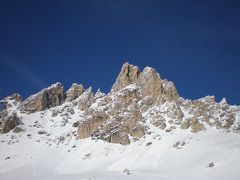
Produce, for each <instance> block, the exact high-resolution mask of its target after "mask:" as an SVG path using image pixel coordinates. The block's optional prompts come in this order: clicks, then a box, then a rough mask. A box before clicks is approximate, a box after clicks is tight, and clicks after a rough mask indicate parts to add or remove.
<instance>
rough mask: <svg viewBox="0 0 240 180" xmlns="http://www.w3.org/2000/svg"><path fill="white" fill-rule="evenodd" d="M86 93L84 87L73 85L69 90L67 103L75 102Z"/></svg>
mask: <svg viewBox="0 0 240 180" xmlns="http://www.w3.org/2000/svg"><path fill="white" fill-rule="evenodd" d="M83 92H84V88H83V85H82V84H80V85H78V84H77V83H73V84H72V86H71V87H70V89H69V90H67V99H66V100H67V101H73V100H74V99H76V98H78V97H79V96H80V95H81V94H82V93H83Z"/></svg>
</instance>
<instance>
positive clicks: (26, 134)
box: [0, 86, 240, 180]
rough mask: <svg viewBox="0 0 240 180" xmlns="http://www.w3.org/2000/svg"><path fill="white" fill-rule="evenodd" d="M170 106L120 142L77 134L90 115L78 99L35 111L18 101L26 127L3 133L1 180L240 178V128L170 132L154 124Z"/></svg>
mask: <svg viewBox="0 0 240 180" xmlns="http://www.w3.org/2000/svg"><path fill="white" fill-rule="evenodd" d="M128 88H130V89H131V88H134V87H132V86H130V87H128ZM93 106H95V105H93ZM167 107H169V105H166V107H164V106H163V107H161V108H160V109H159V108H158V107H152V108H151V109H149V111H147V112H146V113H144V114H143V116H144V117H145V118H146V119H147V122H146V123H149V124H148V127H150V129H151V134H146V135H145V136H144V137H143V138H141V139H140V140H138V141H135V142H134V141H133V139H131V144H129V145H120V144H111V143H107V142H104V141H102V140H91V139H90V138H88V139H82V140H76V136H75V135H76V131H77V128H74V127H73V126H72V125H73V123H74V122H76V121H82V120H84V116H83V112H82V111H80V110H79V109H78V107H77V106H74V105H73V104H72V103H67V102H66V103H64V104H63V105H61V106H58V107H54V108H52V109H49V110H46V111H42V112H36V113H32V114H22V113H21V112H20V111H19V110H16V108H15V107H14V106H13V107H12V109H11V110H15V111H17V113H18V115H19V117H20V118H21V121H22V122H23V124H24V126H21V127H23V128H24V129H25V131H23V132H19V133H14V132H12V131H11V132H9V133H7V134H2V135H0V180H15V179H18V180H28V179H34V180H84V179H85V180H98V179H99V180H107V179H109V180H112V179H127V180H128V179H129V180H139V179H140V180H141V179H146V180H149V179H151V180H193V179H194V180H203V179H204V180H213V179H217V180H226V179H227V180H239V177H240V171H239V170H240V135H239V133H234V132H231V131H224V130H221V129H216V128H214V127H208V128H207V129H206V130H204V131H201V132H198V133H192V132H191V131H190V130H189V129H187V130H186V129H185V130H182V129H180V128H176V129H175V130H174V131H171V132H165V131H164V130H161V129H159V128H156V127H154V126H153V125H152V124H150V120H151V115H150V114H151V113H153V112H157V111H162V112H164V111H166V112H167V111H168V108H167ZM96 108H97V107H96ZM235 108H239V107H235ZM53 112H60V113H58V114H56V115H54V116H52V114H53ZM66 114H68V115H66ZM184 114H185V116H186V117H187V116H188V114H187V112H184ZM165 118H166V119H167V118H168V117H165ZM169 126H170V125H169V124H167V127H169ZM211 163H213V165H214V166H213V167H208V166H209V165H210V164H211Z"/></svg>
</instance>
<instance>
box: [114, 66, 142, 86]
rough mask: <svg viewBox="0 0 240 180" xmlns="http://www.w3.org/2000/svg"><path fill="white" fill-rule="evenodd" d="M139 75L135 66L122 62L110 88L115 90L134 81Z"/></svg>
mask: <svg viewBox="0 0 240 180" xmlns="http://www.w3.org/2000/svg"><path fill="white" fill-rule="evenodd" d="M139 75H140V70H139V68H138V67H137V66H134V65H131V64H129V63H128V62H126V63H124V64H123V66H122V69H121V71H120V73H119V75H118V77H117V79H116V82H115V83H114V85H113V87H112V89H113V90H115V91H117V90H119V89H122V88H123V87H125V86H127V85H129V84H131V83H133V82H136V81H137V80H138V78H139Z"/></svg>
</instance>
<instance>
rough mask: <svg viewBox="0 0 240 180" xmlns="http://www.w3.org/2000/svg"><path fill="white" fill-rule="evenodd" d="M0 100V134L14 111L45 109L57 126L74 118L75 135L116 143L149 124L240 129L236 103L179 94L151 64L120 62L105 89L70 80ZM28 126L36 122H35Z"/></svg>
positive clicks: (148, 130) (143, 132) (12, 123)
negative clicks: (67, 86)
mask: <svg viewBox="0 0 240 180" xmlns="http://www.w3.org/2000/svg"><path fill="white" fill-rule="evenodd" d="M0 104H1V109H0V123H1V124H0V127H1V130H0V131H1V132H2V133H7V132H9V131H11V129H13V128H14V127H16V126H18V125H19V124H20V123H21V121H20V119H19V118H18V115H20V116H21V115H22V114H34V113H40V114H41V116H43V115H44V113H45V112H48V111H51V118H49V117H48V118H46V119H44V121H53V119H54V118H60V119H61V120H60V123H61V127H64V126H67V125H68V123H69V121H71V120H74V123H73V124H71V127H72V131H73V132H72V133H73V134H74V135H75V137H76V139H77V140H80V139H85V138H90V139H93V140H103V141H106V142H109V143H117V144H122V145H127V144H130V143H131V142H135V141H138V140H140V139H142V138H146V137H147V136H150V135H152V134H153V129H157V130H159V131H161V132H163V133H174V131H175V130H176V129H182V130H184V131H189V132H191V133H198V132H200V131H206V130H207V129H208V127H214V128H217V129H223V130H225V131H232V132H236V133H239V131H240V108H239V107H238V106H230V105H228V104H227V102H226V100H225V99H223V100H222V101H221V102H219V103H218V102H216V101H215V98H214V96H207V97H204V98H202V99H198V100H186V99H184V98H182V97H180V96H179V94H178V92H177V89H176V87H175V85H174V83H173V82H171V81H168V80H166V79H162V78H161V76H160V75H159V74H158V72H157V71H156V70H155V69H154V68H151V67H145V68H144V69H143V71H141V70H140V69H139V68H138V67H137V66H134V65H131V64H129V63H124V64H123V66H122V68H121V70H120V73H119V75H118V77H117V78H116V81H115V83H114V84H113V86H112V89H111V90H110V92H109V93H108V94H104V93H102V92H101V91H100V90H98V91H97V92H96V93H94V92H93V89H92V88H91V87H89V88H87V89H86V90H85V89H84V88H83V85H77V84H76V83H74V84H72V86H71V87H70V89H69V90H67V92H66V93H64V90H63V86H62V85H61V84H60V83H56V84H54V85H52V86H50V87H48V88H46V89H43V90H42V91H40V92H39V93H37V94H35V95H32V96H30V97H29V98H27V99H26V100H24V101H21V96H20V95H18V94H13V95H12V96H9V97H7V98H5V99H3V100H1V101H0ZM41 111H43V112H41ZM22 126H24V125H22ZM34 127H38V128H40V127H41V126H40V125H39V124H38V123H37V124H34ZM60 139H63V137H61V138H60Z"/></svg>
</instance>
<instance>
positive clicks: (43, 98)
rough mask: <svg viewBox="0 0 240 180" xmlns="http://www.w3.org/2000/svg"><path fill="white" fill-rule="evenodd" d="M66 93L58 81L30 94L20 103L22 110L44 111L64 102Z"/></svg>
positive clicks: (29, 111)
mask: <svg viewBox="0 0 240 180" xmlns="http://www.w3.org/2000/svg"><path fill="white" fill-rule="evenodd" d="M64 99H65V94H64V92H63V86H62V84H61V83H56V84H53V85H51V86H50V87H48V88H46V89H43V90H42V91H40V92H39V93H37V94H35V95H32V96H30V97H29V98H27V99H26V100H25V101H23V102H22V104H21V105H20V110H21V112H28V113H33V112H36V111H43V110H46V109H49V108H52V107H55V106H58V105H61V104H62V103H63V102H64Z"/></svg>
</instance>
